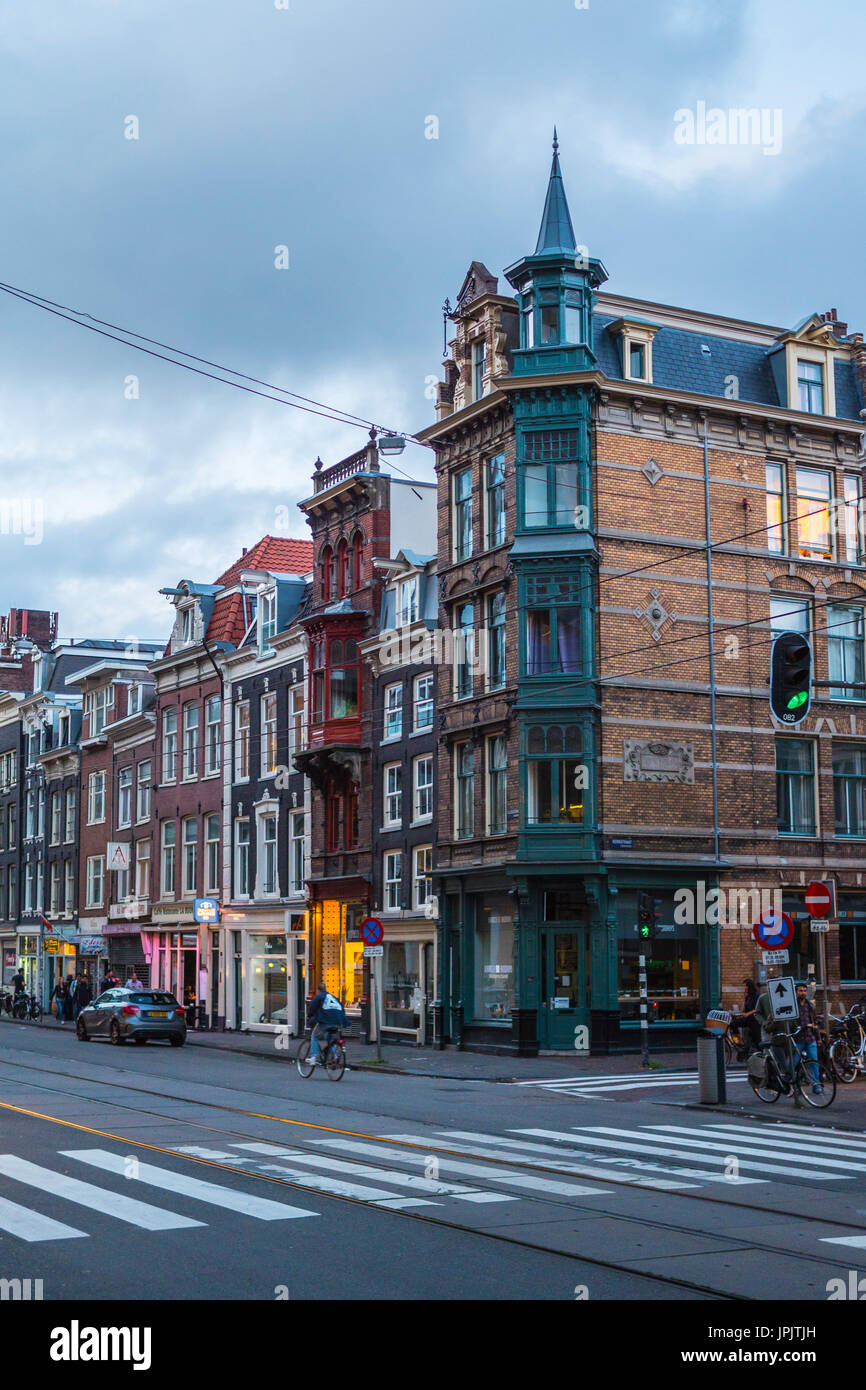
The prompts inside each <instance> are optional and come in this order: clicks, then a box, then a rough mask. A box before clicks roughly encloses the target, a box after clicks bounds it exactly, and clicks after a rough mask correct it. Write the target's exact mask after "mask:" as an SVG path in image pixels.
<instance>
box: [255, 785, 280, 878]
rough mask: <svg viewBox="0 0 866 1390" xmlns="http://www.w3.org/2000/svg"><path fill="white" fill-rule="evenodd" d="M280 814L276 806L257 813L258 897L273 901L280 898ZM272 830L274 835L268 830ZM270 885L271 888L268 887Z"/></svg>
mask: <svg viewBox="0 0 866 1390" xmlns="http://www.w3.org/2000/svg"><path fill="white" fill-rule="evenodd" d="M279 824H280V820H279V813H278V810H277V807H276V806H273V807H271V806H269V807H267V808H262V809H261V810H259V811H257V813H256V897H257V898H266V899H273V898H278V897H279V896H280V872H279V856H278V854H277V846H278V844H279ZM269 828H272V832H273V833H272V834H268V829H269ZM269 884H270V886H268V885H269Z"/></svg>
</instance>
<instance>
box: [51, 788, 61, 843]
mask: <svg viewBox="0 0 866 1390" xmlns="http://www.w3.org/2000/svg"><path fill="white" fill-rule="evenodd" d="M62 819H63V815H62V802H61V799H60V792H59V790H56V791H53V792H52V793H51V843H52V845H59V844H60V831H61V829H62V826H61V821H62Z"/></svg>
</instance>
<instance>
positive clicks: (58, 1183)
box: [0, 1154, 204, 1231]
mask: <svg viewBox="0 0 866 1390" xmlns="http://www.w3.org/2000/svg"><path fill="white" fill-rule="evenodd" d="M67 1157H71V1155H67ZM118 1162H119V1164H120V1168H119V1170H118V1171H120V1172H121V1173H122V1172H123V1168H124V1164H125V1162H126V1160H125V1159H124V1158H123V1156H122V1155H118ZM0 1173H3V1174H4V1175H5V1176H6V1177H7V1178H14V1180H15V1181H16V1182H22V1183H26V1184H27V1186H28V1187H35V1188H38V1190H39V1191H40V1192H46V1193H49V1194H50V1195H51V1196H53V1197H62V1198H64V1199H65V1200H66V1201H67V1202H74V1203H75V1204H76V1205H77V1206H79V1207H89V1208H90V1210H91V1211H98V1212H99V1213H100V1215H102V1216H114V1217H116V1218H117V1219H118V1221H127V1222H129V1224H130V1225H131V1226H139V1227H141V1229H142V1230H144V1231H177V1230H183V1229H187V1228H189V1227H190V1226H202V1225H204V1222H202V1221H193V1219H192V1218H191V1217H189V1216H178V1215H177V1214H176V1213H175V1212H172V1211H163V1210H162V1209H161V1208H160V1207H152V1206H150V1205H149V1203H147V1202H139V1201H136V1199H135V1198H134V1197H126V1196H124V1195H122V1194H121V1193H119V1192H109V1191H108V1190H107V1189H106V1188H103V1187H94V1185H93V1184H92V1183H89V1182H79V1180H78V1178H70V1177H67V1176H66V1174H65V1173H55V1172H52V1170H51V1169H50V1168H40V1167H39V1166H38V1164H36V1163H30V1162H29V1161H28V1160H27V1159H26V1158H16V1157H15V1155H14V1154H0Z"/></svg>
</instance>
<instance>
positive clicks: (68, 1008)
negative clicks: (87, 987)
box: [63, 975, 75, 1023]
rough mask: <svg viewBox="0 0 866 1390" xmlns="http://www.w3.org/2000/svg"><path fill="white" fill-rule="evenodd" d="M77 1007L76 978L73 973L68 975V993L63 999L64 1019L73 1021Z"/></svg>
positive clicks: (68, 1021)
mask: <svg viewBox="0 0 866 1390" xmlns="http://www.w3.org/2000/svg"><path fill="white" fill-rule="evenodd" d="M74 1007H75V978H74V976H72V975H67V977H66V995H65V997H64V1000H63V1021H64V1023H71V1022H72V1018H73V1013H72V1011H73V1008H74Z"/></svg>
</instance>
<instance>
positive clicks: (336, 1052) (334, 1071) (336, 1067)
mask: <svg viewBox="0 0 866 1390" xmlns="http://www.w3.org/2000/svg"><path fill="white" fill-rule="evenodd" d="M345 1070H346V1052H345V1049H344V1048H342V1047H341V1046H340V1044H339V1043H336V1042H335V1043H331V1046H330V1047H329V1048H328V1055H327V1057H326V1058H325V1071H326V1072H327V1073H328V1080H329V1081H339V1080H340V1078H341V1077H342V1075H343V1072H344V1071H345Z"/></svg>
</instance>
